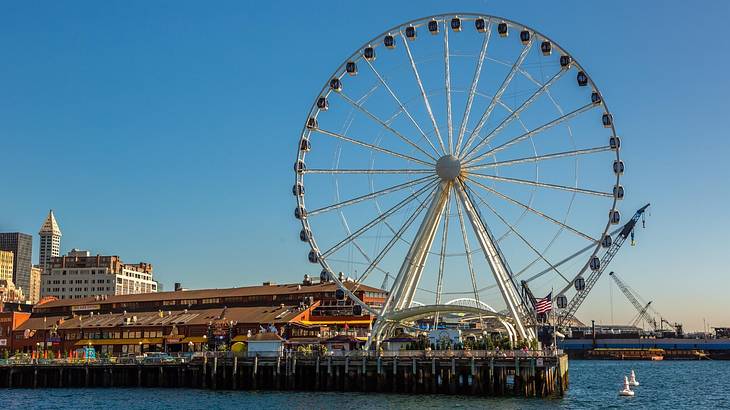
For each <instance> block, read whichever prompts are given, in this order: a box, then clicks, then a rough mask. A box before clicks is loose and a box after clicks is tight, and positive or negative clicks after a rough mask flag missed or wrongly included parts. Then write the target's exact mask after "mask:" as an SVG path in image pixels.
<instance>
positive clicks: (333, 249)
mask: <svg viewBox="0 0 730 410" xmlns="http://www.w3.org/2000/svg"><path fill="white" fill-rule="evenodd" d="M433 185H434V182H431V183H429V184H426V185H425V186H423V187H421V188H419V189H418V191H416V192H414V193H413V194H412V195H410V196H408V197H407V198H405V199H403V200H402V201H400V202H398V203H397V204H396V205H394V206H393V207H392V208H390V209H388V210H387V211H385V212H384V213H383V214H381V215H379V216H378V217H376V218H375V219H373V220H371V221H370V222H368V223H367V224H365V225H364V226H362V227H361V228H360V229H358V230H356V231H355V232H353V233H352V234H351V235H350V236H348V237H347V238H345V239H343V240H341V241H340V242H338V243H337V244H336V245H335V246H333V247H331V248H330V249H328V250H327V251H325V252H323V253H322V254H321V256H320V257H321V258H325V259H326V258H327V257H328V256H330V255H332V254H333V253H335V252H337V251H338V250H340V249H342V247H343V246H345V245H347V244H348V243H350V242H352V241H353V240H354V239H357V238H358V237H359V236H360V235H362V234H363V233H365V232H366V231H368V230H369V229H370V228H372V227H373V226H375V225H377V224H378V223H380V222H382V221H384V220H385V219H386V218H388V217H390V216H391V215H392V214H394V213H396V212H398V211H399V210H400V209H401V208H403V207H404V206H406V205H408V204H409V203H410V202H412V201H414V200H415V199H416V198H417V197H419V196H420V195H421V194H423V193H424V192H425V191H426V190H427V189H429V188H433Z"/></svg>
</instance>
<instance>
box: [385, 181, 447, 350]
mask: <svg viewBox="0 0 730 410" xmlns="http://www.w3.org/2000/svg"><path fill="white" fill-rule="evenodd" d="M451 184H452V183H451V182H450V181H442V182H441V184H440V186H439V188H438V189H437V190H436V192H435V193H434V195H433V197H432V199H431V201H432V202H431V204H430V205H429V208H428V211H426V215H425V216H424V217H423V221H422V222H421V226H420V227H419V228H418V232H417V233H416V236H415V238H414V239H413V242H411V247H410V249H409V250H408V254H407V255H406V258H405V260H404V261H403V265H401V268H400V270H399V272H398V276H396V279H395V282H394V283H393V287H392V289H391V291H390V294H389V295H388V299H387V300H386V301H385V304H384V305H383V310H382V314H381V316H380V317H379V318H378V320H376V322H375V325H374V326H373V330H374V331H373V333H372V334H373V335H378V337H380V336H381V335H380V334H376V333H375V330H376V329H377V330H378V332H381V333H382V332H383V331H385V330H387V329H388V328H389V327H388V326H384V325H385V323H381V322H386V321H387V320H388V315H389V313H391V312H393V311H396V310H401V309H406V308H408V307H409V306H410V304H411V302H412V301H413V297H414V295H415V293H416V288H418V283H419V282H420V280H421V274H422V273H423V268H424V266H425V265H426V259H427V257H428V252H429V250H430V249H431V246H432V245H433V241H434V238H435V237H436V232H437V231H438V226H439V223H440V222H441V217H442V215H443V213H444V208H445V207H446V201H447V199H448V197H449V190H450V189H451Z"/></svg>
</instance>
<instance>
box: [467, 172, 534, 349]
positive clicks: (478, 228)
mask: <svg viewBox="0 0 730 410" xmlns="http://www.w3.org/2000/svg"><path fill="white" fill-rule="evenodd" d="M456 192H457V193H458V195H459V199H460V200H461V202H462V205H463V206H464V211H465V212H466V214H467V216H468V217H469V221H470V222H471V226H472V229H474V233H475V236H476V238H477V241H479V245H480V246H481V248H482V251H483V252H484V257H485V258H486V259H487V262H488V263H489V267H490V268H491V269H492V273H493V274H494V279H495V280H496V282H497V286H498V287H499V291H500V293H501V294H502V298H503V299H504V302H505V304H506V305H507V310H508V311H509V312H510V316H511V317H512V320H513V321H514V327H515V330H516V333H517V335H518V336H519V337H520V338H523V339H525V340H530V339H534V338H535V332H534V331H533V330H532V328H529V327H527V326H525V323H524V320H525V318H526V314H525V313H524V309H523V307H522V300H521V299H520V296H519V294H518V293H517V289H515V286H514V283H513V282H512V279H511V278H510V275H509V269H508V267H507V262H506V261H505V260H504V259H503V258H502V256H501V254H500V252H499V250H498V248H497V245H496V243H495V241H494V237H493V236H492V234H491V233H490V232H489V231H488V230H487V226H486V224H485V223H483V221H482V220H481V218H480V217H479V214H478V212H477V211H476V209H477V208H476V206H475V205H474V204H473V203H472V201H471V198H469V195H467V193H466V191H464V188H463V187H462V186H461V184H458V183H457V184H456Z"/></svg>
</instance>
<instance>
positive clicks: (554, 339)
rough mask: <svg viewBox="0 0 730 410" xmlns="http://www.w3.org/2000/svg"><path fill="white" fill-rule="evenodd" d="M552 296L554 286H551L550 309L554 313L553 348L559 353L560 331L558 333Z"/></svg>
mask: <svg viewBox="0 0 730 410" xmlns="http://www.w3.org/2000/svg"><path fill="white" fill-rule="evenodd" d="M552 296H553V288H550V310H551V311H552V313H553V349H555V353H556V354H557V353H558V333H557V329H556V328H555V322H556V318H555V306H554V305H553V300H554V299H555V298H553V297H552Z"/></svg>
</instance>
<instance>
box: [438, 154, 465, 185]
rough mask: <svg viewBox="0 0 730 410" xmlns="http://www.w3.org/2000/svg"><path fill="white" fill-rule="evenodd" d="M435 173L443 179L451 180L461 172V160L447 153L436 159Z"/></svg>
mask: <svg viewBox="0 0 730 410" xmlns="http://www.w3.org/2000/svg"><path fill="white" fill-rule="evenodd" d="M436 174H437V175H438V176H439V178H441V179H442V180H443V181H453V180H455V179H456V178H457V177H458V176H459V175H460V174H461V161H459V158H456V157H455V156H453V155H451V154H449V155H444V156H443V157H441V158H439V159H438V161H436Z"/></svg>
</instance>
